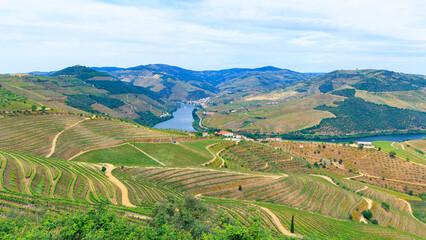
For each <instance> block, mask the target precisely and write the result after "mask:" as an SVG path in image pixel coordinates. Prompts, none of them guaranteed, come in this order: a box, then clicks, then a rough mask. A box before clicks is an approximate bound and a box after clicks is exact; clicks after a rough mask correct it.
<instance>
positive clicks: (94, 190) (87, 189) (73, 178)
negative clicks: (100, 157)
mask: <svg viewBox="0 0 426 240" xmlns="http://www.w3.org/2000/svg"><path fill="white" fill-rule="evenodd" d="M0 160H1V169H0V171H1V172H0V178H1V183H0V190H3V191H13V192H18V193H25V194H29V195H39V196H44V197H49V198H60V199H68V200H78V201H85V202H89V203H94V202H97V201H99V200H101V199H104V200H106V201H108V202H110V203H113V204H120V203H121V191H120V189H119V188H118V187H117V186H116V185H114V184H113V183H112V182H111V181H110V180H109V179H108V178H107V177H106V176H105V175H104V174H103V173H102V172H101V171H100V169H99V168H97V167H95V166H93V165H88V164H84V163H74V162H67V161H65V160H59V159H48V158H43V157H35V156H32V155H25V154H18V153H15V152H10V151H4V150H1V151H0Z"/></svg>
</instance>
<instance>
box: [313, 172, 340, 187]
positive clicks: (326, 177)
mask: <svg viewBox="0 0 426 240" xmlns="http://www.w3.org/2000/svg"><path fill="white" fill-rule="evenodd" d="M313 176H317V177H320V178H324V179H325V180H327V181H329V182H330V183H331V184H333V185H336V186H337V184H336V183H335V182H334V181H333V179H331V178H330V177H328V176H324V175H316V174H314V175H313Z"/></svg>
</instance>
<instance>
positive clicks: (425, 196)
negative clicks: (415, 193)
mask: <svg viewBox="0 0 426 240" xmlns="http://www.w3.org/2000/svg"><path fill="white" fill-rule="evenodd" d="M419 197H420V198H421V199H422V200H423V201H426V193H424V192H423V193H420V194H419Z"/></svg>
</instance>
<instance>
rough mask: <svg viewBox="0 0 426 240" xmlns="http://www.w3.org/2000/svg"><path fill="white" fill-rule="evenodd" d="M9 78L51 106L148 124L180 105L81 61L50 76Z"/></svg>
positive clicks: (10, 84)
mask: <svg viewBox="0 0 426 240" xmlns="http://www.w3.org/2000/svg"><path fill="white" fill-rule="evenodd" d="M6 80H7V81H6ZM6 80H5V81H6V82H4V83H2V85H3V86H4V87H5V88H7V89H8V90H10V91H12V92H16V93H17V94H20V95H24V96H25V97H27V98H29V99H32V100H34V101H37V102H39V103H41V104H43V105H46V106H50V107H52V108H56V109H63V110H68V111H74V112H82V113H93V114H103V115H107V116H111V117H115V118H121V119H133V120H134V121H136V122H138V123H140V124H142V125H145V126H153V125H154V124H155V123H158V122H160V121H162V120H165V119H167V118H168V116H170V113H171V112H173V111H174V110H175V109H176V108H177V105H176V104H175V103H173V102H170V101H169V100H167V99H166V98H163V97H162V96H161V95H159V94H158V93H156V92H153V91H151V90H149V89H147V88H144V87H140V86H133V85H131V84H128V83H125V82H122V81H119V80H117V79H115V78H114V77H111V76H110V75H108V74H107V73H104V72H99V71H96V70H94V69H92V68H88V67H84V66H79V65H77V66H73V67H68V68H65V69H62V70H59V71H56V72H54V73H52V74H50V76H40V75H38V76H31V75H26V76H23V77H19V79H18V77H15V76H10V77H8V78H7V79H6ZM162 116H163V117H162ZM164 116H166V117H164Z"/></svg>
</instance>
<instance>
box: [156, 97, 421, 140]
mask: <svg viewBox="0 0 426 240" xmlns="http://www.w3.org/2000/svg"><path fill="white" fill-rule="evenodd" d="M194 109H195V106H194V105H190V104H184V103H181V105H180V108H178V109H177V110H176V111H175V112H173V118H172V119H169V120H167V121H164V122H161V123H158V124H156V125H155V126H154V128H160V129H179V130H184V131H196V130H195V129H194V128H193V127H192V123H193V122H194V118H193V117H192V111H193V110H194ZM423 138H426V134H395V135H384V136H372V137H360V138H348V139H336V140H332V139H321V140H303V139H300V140H298V141H318V142H349V140H354V141H365V142H374V141H391V142H402V141H406V140H417V139H423Z"/></svg>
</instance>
